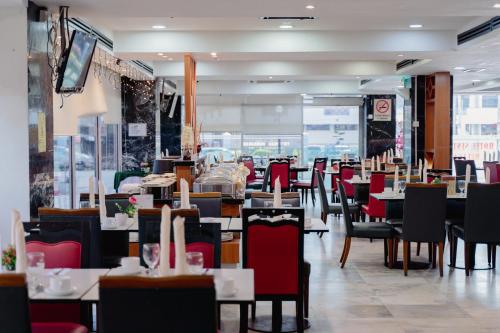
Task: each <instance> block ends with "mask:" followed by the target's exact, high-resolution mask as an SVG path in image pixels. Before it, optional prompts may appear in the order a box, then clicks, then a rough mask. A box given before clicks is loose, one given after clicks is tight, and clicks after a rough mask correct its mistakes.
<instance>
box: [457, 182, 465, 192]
mask: <svg viewBox="0 0 500 333" xmlns="http://www.w3.org/2000/svg"><path fill="white" fill-rule="evenodd" d="M457 185H458V192H459V193H465V180H459V181H458V182H457Z"/></svg>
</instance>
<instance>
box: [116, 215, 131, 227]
mask: <svg viewBox="0 0 500 333" xmlns="http://www.w3.org/2000/svg"><path fill="white" fill-rule="evenodd" d="M127 220H128V215H127V214H124V213H116V214H115V222H116V224H117V225H121V226H124V225H126V224H127Z"/></svg>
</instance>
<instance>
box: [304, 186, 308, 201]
mask: <svg viewBox="0 0 500 333" xmlns="http://www.w3.org/2000/svg"><path fill="white" fill-rule="evenodd" d="M304 192H305V193H306V194H305V195H306V205H307V197H308V196H309V190H308V189H307V188H305V189H304Z"/></svg>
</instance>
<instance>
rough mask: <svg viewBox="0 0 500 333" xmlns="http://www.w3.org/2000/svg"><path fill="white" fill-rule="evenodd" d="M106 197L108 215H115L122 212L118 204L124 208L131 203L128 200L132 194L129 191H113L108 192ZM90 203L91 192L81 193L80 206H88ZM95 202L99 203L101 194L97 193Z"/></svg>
mask: <svg viewBox="0 0 500 333" xmlns="http://www.w3.org/2000/svg"><path fill="white" fill-rule="evenodd" d="M104 197H105V199H106V216H107V217H114V216H115V214H116V213H120V208H118V206H120V207H121V208H122V210H123V209H125V208H126V207H127V206H128V205H129V204H130V203H129V201H128V200H129V198H130V197H131V195H130V194H128V193H113V194H106V195H105V196H104ZM89 204H90V202H89V194H88V193H80V207H82V208H88V207H89ZM95 204H96V205H97V206H98V205H99V194H95ZM117 205H118V206H117Z"/></svg>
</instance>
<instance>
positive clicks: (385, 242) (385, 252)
mask: <svg viewBox="0 0 500 333" xmlns="http://www.w3.org/2000/svg"><path fill="white" fill-rule="evenodd" d="M388 256H389V254H388V250H387V238H384V265H386V266H389V263H388V262H387V257H388Z"/></svg>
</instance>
